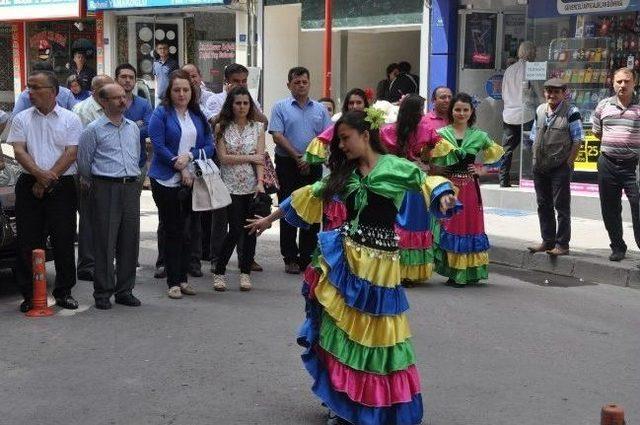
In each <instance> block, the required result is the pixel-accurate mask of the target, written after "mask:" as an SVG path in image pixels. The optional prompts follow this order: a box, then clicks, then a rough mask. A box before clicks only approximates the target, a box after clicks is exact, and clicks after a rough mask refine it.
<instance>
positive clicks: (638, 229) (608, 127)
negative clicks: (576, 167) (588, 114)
mask: <svg viewBox="0 0 640 425" xmlns="http://www.w3.org/2000/svg"><path fill="white" fill-rule="evenodd" d="M634 86H635V75H634V73H633V71H632V70H630V69H628V68H620V69H618V70H617V71H616V72H615V73H614V74H613V91H614V92H615V93H616V95H615V96H612V97H610V98H607V99H604V100H602V101H601V102H600V103H599V104H598V106H597V107H596V110H595V111H594V112H593V115H592V119H591V121H592V124H593V132H594V134H595V135H596V136H598V137H599V138H600V141H601V142H600V157H599V158H598V189H599V192H600V209H601V211H602V219H603V221H604V225H605V227H606V229H607V232H608V233H609V240H610V241H611V245H610V246H611V255H610V256H609V260H611V261H620V260H622V259H623V258H624V257H625V254H626V251H627V245H626V244H625V242H624V239H623V238H622V215H621V214H622V191H623V190H624V192H625V194H626V195H627V199H628V200H629V206H630V207H631V217H632V220H633V234H634V236H635V239H636V244H637V245H638V246H640V208H639V205H638V202H639V200H640V195H639V194H638V182H637V180H636V167H637V166H638V157H639V155H640V103H639V102H638V99H637V98H636V97H635V96H634V93H633V88H634Z"/></svg>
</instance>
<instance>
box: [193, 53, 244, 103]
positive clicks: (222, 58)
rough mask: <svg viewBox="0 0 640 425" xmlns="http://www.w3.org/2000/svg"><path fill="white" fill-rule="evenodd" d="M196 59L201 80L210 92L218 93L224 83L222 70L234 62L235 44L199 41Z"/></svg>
mask: <svg viewBox="0 0 640 425" xmlns="http://www.w3.org/2000/svg"><path fill="white" fill-rule="evenodd" d="M196 59H197V61H198V67H199V68H200V71H201V72H202V80H203V81H204V82H205V84H206V85H207V87H209V89H210V90H211V91H213V92H214V93H219V92H221V91H222V84H223V82H224V69H225V68H226V67H227V65H230V64H232V63H234V62H235V61H236V43H234V42H232V41H213V40H212V41H209V40H199V41H198V42H197V45H196Z"/></svg>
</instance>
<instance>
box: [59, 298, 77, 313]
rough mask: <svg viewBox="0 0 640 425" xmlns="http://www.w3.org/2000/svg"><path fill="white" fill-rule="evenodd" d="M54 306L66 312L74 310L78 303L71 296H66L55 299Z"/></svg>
mask: <svg viewBox="0 0 640 425" xmlns="http://www.w3.org/2000/svg"><path fill="white" fill-rule="evenodd" d="M56 305H57V306H58V307H61V308H66V309H67V310H75V309H77V308H78V301H76V299H75V298H73V297H72V296H71V295H66V296H64V297H60V298H56Z"/></svg>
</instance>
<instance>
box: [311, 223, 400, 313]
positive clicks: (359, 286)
mask: <svg viewBox="0 0 640 425" xmlns="http://www.w3.org/2000/svg"><path fill="white" fill-rule="evenodd" d="M342 238H343V236H342V234H341V233H340V232H338V231H335V230H332V231H328V232H320V233H319V234H318V245H319V246H320V252H321V255H322V257H323V258H324V261H325V262H326V263H327V265H328V266H329V272H328V275H327V277H328V278H329V282H331V284H332V285H333V286H335V287H336V289H337V290H338V291H339V292H340V294H341V295H342V297H343V298H344V301H345V303H346V304H347V305H348V306H349V307H353V308H355V309H357V310H360V311H363V312H365V313H368V314H372V315H398V314H401V313H403V312H405V311H407V310H408V309H409V301H407V296H406V294H405V292H404V288H403V287H402V286H401V285H397V286H396V287H394V288H388V287H383V286H378V285H374V284H372V283H371V282H369V281H368V280H366V279H362V278H360V277H358V276H356V275H354V274H353V272H352V271H351V269H350V268H349V264H348V263H347V260H346V258H345V255H344V251H343V246H342Z"/></svg>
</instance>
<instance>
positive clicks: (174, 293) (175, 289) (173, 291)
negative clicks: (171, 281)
mask: <svg viewBox="0 0 640 425" xmlns="http://www.w3.org/2000/svg"><path fill="white" fill-rule="evenodd" d="M167 295H168V296H169V298H173V299H174V300H177V299H180V298H182V292H181V291H180V287H179V286H172V287H171V288H169V290H168V291H167Z"/></svg>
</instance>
